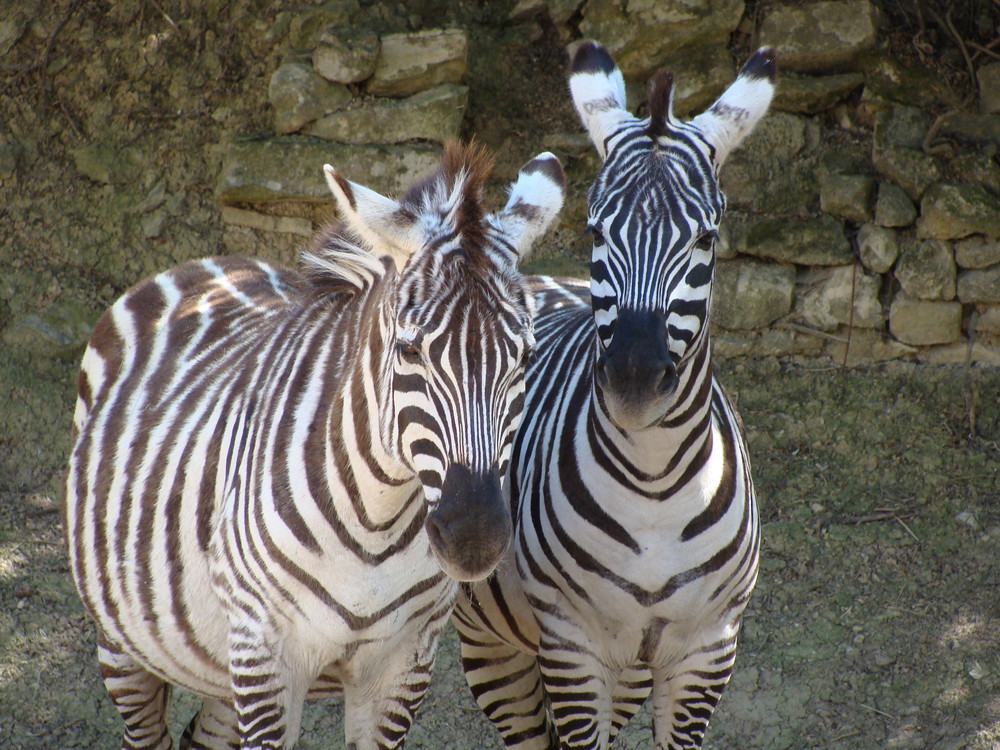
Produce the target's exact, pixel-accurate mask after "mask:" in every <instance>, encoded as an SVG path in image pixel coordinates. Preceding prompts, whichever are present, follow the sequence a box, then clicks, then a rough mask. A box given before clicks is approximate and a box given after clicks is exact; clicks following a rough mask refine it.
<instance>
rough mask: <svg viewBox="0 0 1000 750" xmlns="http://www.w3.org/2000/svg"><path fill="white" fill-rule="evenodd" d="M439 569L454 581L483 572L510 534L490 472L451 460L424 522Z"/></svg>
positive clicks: (495, 475)
mask: <svg viewBox="0 0 1000 750" xmlns="http://www.w3.org/2000/svg"><path fill="white" fill-rule="evenodd" d="M424 527H425V528H426V529H427V536H428V537H429V539H430V543H431V549H433V550H434V555H435V557H436V558H437V561H438V564H440V565H441V569H442V570H443V571H444V572H445V573H447V574H448V575H449V576H451V577H452V578H454V579H455V580H457V581H478V580H481V579H483V578H486V577H487V576H489V575H490V574H491V573H492V572H493V569H494V568H495V567H496V565H497V563H498V562H500V558H501V557H502V556H503V554H504V552H505V551H506V550H507V546H508V545H509V544H510V540H511V536H512V533H513V531H512V525H511V519H510V510H509V508H508V507H507V503H506V502H505V501H504V497H503V493H502V492H501V490H500V475H499V474H498V473H497V472H496V471H488V472H474V471H472V470H471V469H469V468H468V467H467V466H463V465H462V464H452V465H451V466H449V467H448V471H447V473H446V474H445V478H444V486H443V487H442V488H441V499H440V500H439V501H438V504H437V507H435V508H434V510H433V511H431V512H430V513H429V514H428V515H427V520H426V521H425V522H424Z"/></svg>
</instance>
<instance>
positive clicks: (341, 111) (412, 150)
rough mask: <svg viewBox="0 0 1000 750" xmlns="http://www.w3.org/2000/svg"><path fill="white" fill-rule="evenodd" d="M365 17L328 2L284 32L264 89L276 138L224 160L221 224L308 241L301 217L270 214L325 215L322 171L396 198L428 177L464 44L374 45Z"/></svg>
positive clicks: (238, 146)
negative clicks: (305, 207) (327, 167)
mask: <svg viewBox="0 0 1000 750" xmlns="http://www.w3.org/2000/svg"><path fill="white" fill-rule="evenodd" d="M362 15H363V14H362V11H361V8H360V5H359V4H358V3H357V2H356V0H334V1H333V2H328V3H326V4H324V5H322V6H320V7H318V8H316V9H314V10H312V11H309V12H307V13H305V14H302V15H300V16H297V17H295V18H293V19H292V20H291V21H290V23H289V31H288V40H289V41H288V49H287V52H286V54H285V56H284V58H283V60H282V61H281V62H280V64H279V65H278V66H277V68H276V69H275V70H274V73H273V74H272V75H271V79H270V84H269V86H268V100H269V103H270V106H271V111H272V114H273V123H274V131H275V133H276V135H275V137H273V138H269V139H264V140H253V141H245V142H235V143H232V144H229V146H228V147H227V149H226V153H225V156H224V163H223V168H222V172H221V175H220V178H219V183H218V195H219V199H220V201H221V202H222V203H223V206H224V208H223V219H224V220H226V221H227V222H229V223H231V224H238V225H244V226H250V227H252V228H254V229H260V230H265V231H279V232H280V231H287V232H293V233H296V234H304V235H308V234H310V233H311V231H312V226H313V224H314V223H315V221H314V220H311V219H310V216H309V215H307V216H305V217H299V216H280V215H279V216H275V215H273V214H274V212H275V211H277V212H279V213H280V212H282V211H289V212H290V213H293V214H295V213H298V214H301V213H303V212H302V211H301V210H296V209H295V208H294V206H295V204H302V203H305V204H310V203H311V204H317V203H319V204H326V203H327V202H328V201H329V191H328V189H327V187H326V185H325V183H324V181H323V176H322V170H321V167H322V165H323V164H324V163H331V164H334V165H335V166H336V167H337V168H338V169H339V170H341V171H342V172H343V173H344V174H346V175H349V176H350V178H351V179H352V180H355V181H358V182H362V183H364V184H366V185H369V186H371V187H372V188H374V189H376V190H379V191H380V192H385V193H388V194H393V193H396V192H398V191H399V190H400V189H401V188H402V187H403V186H405V185H406V184H409V183H412V181H413V180H414V179H415V178H416V177H418V176H419V175H421V174H425V173H427V172H428V171H429V170H431V169H433V167H434V166H435V165H436V164H437V161H438V155H439V153H440V144H441V143H443V142H444V141H445V140H446V139H449V138H457V137H458V135H459V130H460V128H461V123H462V118H463V116H464V114H465V110H466V105H467V102H468V87H467V86H464V85H462V84H461V80H462V78H463V76H464V75H465V71H466V60H467V55H468V41H467V38H466V34H465V32H464V31H463V30H462V29H427V30H421V31H416V32H412V33H405V32H404V33H387V34H381V35H380V34H378V33H376V32H375V31H372V30H370V29H366V28H365V27H364V26H359V20H362ZM248 204H253V210H250V209H248V207H247V205H248ZM289 204H291V205H292V208H291V209H290V210H289ZM306 213H307V214H308V212H306ZM315 213H318V212H315ZM312 218H313V219H315V218H317V217H316V216H313V217H312Z"/></svg>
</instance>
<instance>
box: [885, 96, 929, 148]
mask: <svg viewBox="0 0 1000 750" xmlns="http://www.w3.org/2000/svg"><path fill="white" fill-rule="evenodd" d="M930 126H931V116H930V115H929V114H927V112H925V111H924V110H922V109H920V108H919V107H909V106H904V105H901V104H894V105H892V106H890V107H888V108H887V109H886V110H885V111H884V112H879V113H878V114H877V115H875V125H874V127H873V128H872V147H873V148H875V149H876V150H882V149H885V148H889V147H890V146H901V147H902V148H914V149H921V148H923V145H924V138H925V137H926V135H927V131H928V130H929V129H930Z"/></svg>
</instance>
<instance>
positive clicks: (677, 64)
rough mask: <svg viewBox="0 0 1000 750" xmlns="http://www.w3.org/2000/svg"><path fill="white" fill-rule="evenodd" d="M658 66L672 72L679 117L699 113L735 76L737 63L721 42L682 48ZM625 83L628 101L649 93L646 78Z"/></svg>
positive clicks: (636, 99) (642, 98) (675, 106)
mask: <svg viewBox="0 0 1000 750" xmlns="http://www.w3.org/2000/svg"><path fill="white" fill-rule="evenodd" d="M659 67H660V68H662V69H665V70H670V71H672V72H673V74H674V100H673V103H674V112H675V113H676V114H677V115H678V116H680V117H690V116H693V115H697V114H700V113H701V112H702V111H703V110H704V109H706V108H707V107H708V106H709V105H710V104H711V103H712V102H714V101H715V100H716V99H717V98H718V96H719V94H721V93H722V92H723V91H725V89H726V87H727V86H729V84H731V83H732V82H733V79H734V78H735V77H736V64H735V63H734V62H733V58H732V55H730V54H729V50H727V49H726V48H725V46H724V45H712V46H707V47H701V48H697V49H685V50H683V51H682V52H680V53H678V54H676V55H670V56H669V57H667V58H665V59H664V60H663V62H662V64H661V65H660V66H659ZM626 86H627V88H628V93H629V101H645V100H646V99H647V98H648V96H649V84H648V82H647V81H646V80H645V79H642V80H637V81H635V82H634V83H632V84H629V83H626ZM633 92H634V93H633Z"/></svg>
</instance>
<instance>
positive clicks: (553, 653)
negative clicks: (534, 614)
mask: <svg viewBox="0 0 1000 750" xmlns="http://www.w3.org/2000/svg"><path fill="white" fill-rule="evenodd" d="M577 635H578V636H579V639H578V640H574V639H576V637H577ZM585 642H586V638H585V636H584V635H583V634H582V632H581V631H576V632H575V633H574V634H573V635H569V636H565V635H564V636H561V637H559V638H558V640H556V639H554V638H553V636H552V635H551V634H550V633H549V632H547V630H546V628H545V625H544V624H543V625H542V639H541V642H540V644H539V645H540V650H539V657H538V664H539V666H540V667H541V672H542V683H543V685H544V686H545V692H546V694H547V695H548V697H549V705H550V706H551V710H552V716H553V719H554V721H555V725H556V732H557V733H558V735H559V747H560V748H587V749H588V750H608V748H609V747H610V746H611V713H612V711H611V708H612V706H611V690H610V687H609V686H608V684H607V682H606V680H605V677H604V675H605V674H606V670H605V668H604V666H603V664H602V663H601V660H600V659H599V658H598V657H597V655H596V654H595V653H593V652H592V651H590V650H588V649H587V648H586V647H585V646H584V645H583V644H584V643H585Z"/></svg>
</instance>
